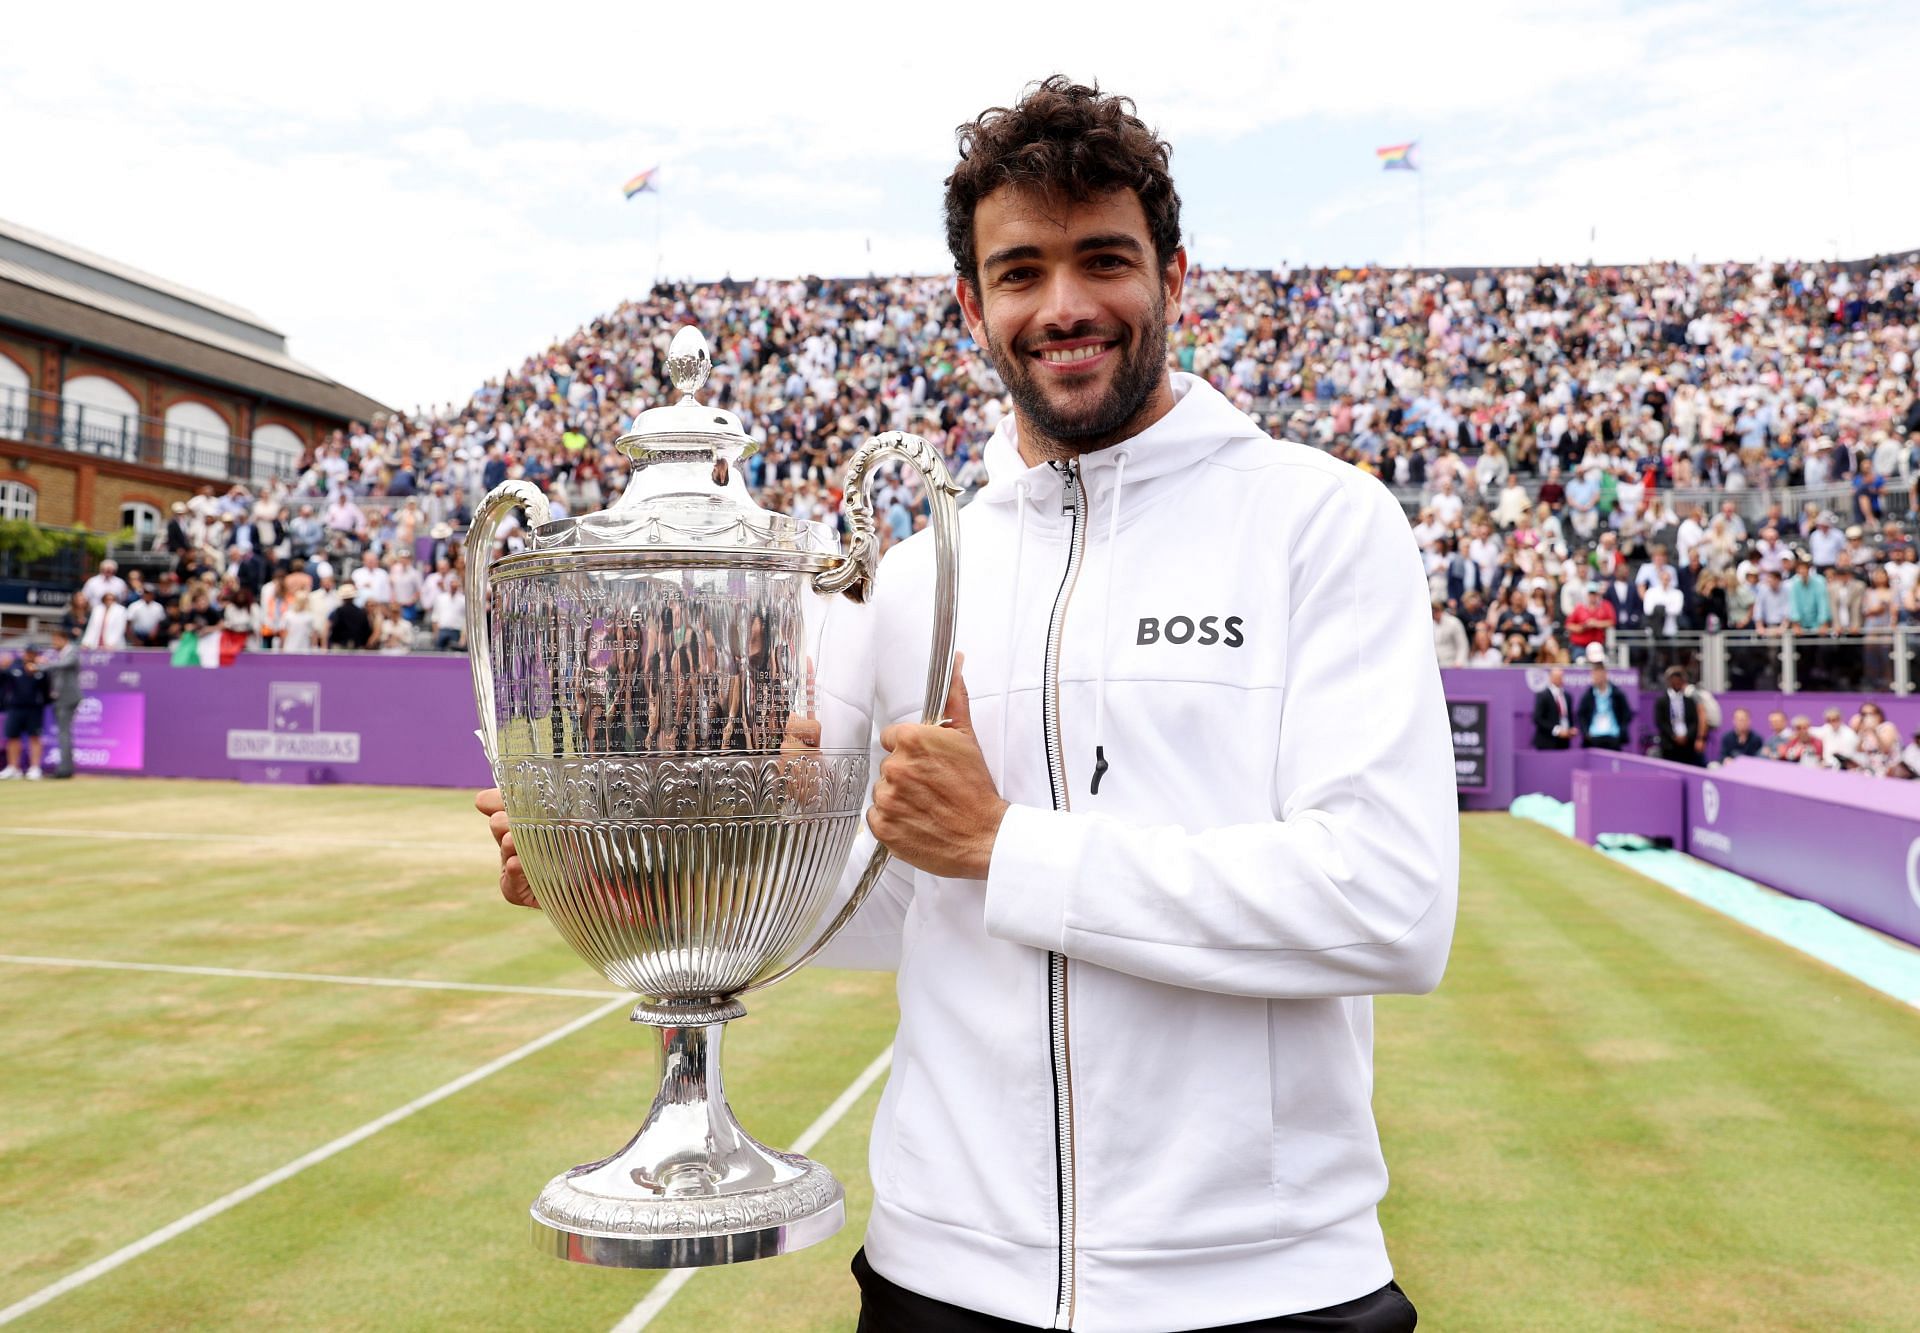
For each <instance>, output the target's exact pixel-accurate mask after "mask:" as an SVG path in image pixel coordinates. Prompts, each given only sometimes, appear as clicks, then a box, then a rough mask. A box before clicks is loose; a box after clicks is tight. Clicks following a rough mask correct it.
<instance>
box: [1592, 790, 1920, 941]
mask: <svg viewBox="0 0 1920 1333" xmlns="http://www.w3.org/2000/svg"><path fill="white" fill-rule="evenodd" d="M1586 766H1587V768H1588V769H1589V771H1591V772H1593V773H1603V774H1621V775H1634V776H1639V777H1643V778H1644V777H1667V778H1677V779H1678V781H1679V786H1680V788H1681V789H1683V790H1684V793H1685V795H1684V798H1683V799H1684V801H1685V818H1684V821H1683V822H1684V827H1685V829H1686V839H1685V842H1684V843H1680V844H1676V845H1677V846H1679V847H1681V849H1682V850H1684V851H1686V852H1688V853H1689V854H1690V855H1693V856H1697V857H1699V858H1700V859H1701V860H1703V861H1710V862H1712V863H1713V864H1714V865H1717V866H1721V867H1723V868H1724V869H1727V870H1731V871H1733V872H1734V873H1735V874H1739V875H1744V876H1746V877H1747V878H1748V879H1754V880H1758V881H1760V882H1761V883H1762V884H1770V885H1772V886H1773V887H1774V888H1776V889H1780V890H1782V891H1783V892H1786V893H1791V894H1793V895H1794V896H1795V897H1799V898H1808V899H1811V900H1812V901H1814V902H1817V903H1820V904H1822V905H1823V906H1826V907H1830V908H1832V909H1833V910H1834V911H1836V912H1838V913H1840V914H1841V915H1842V916H1845V917H1849V918H1851V919H1852V920H1854V921H1858V922H1860V923H1861V924H1862V925H1866V926H1872V927H1873V928H1874V929H1875V930H1878V931H1881V932H1883V933H1885V934H1888V935H1892V936H1895V937H1896V938H1899V939H1903V940H1906V941H1907V942H1908V943H1910V944H1916V945H1920V784H1915V783H1911V782H1887V781H1882V780H1877V779H1874V778H1869V777H1865V776H1863V775H1860V774H1857V773H1834V772H1828V771H1825V770H1822V769H1810V768H1803V767H1801V766H1800V765H1797V764H1777V763H1773V762H1771V761H1767V760H1760V759H1736V760H1733V761H1732V762H1731V763H1727V764H1724V765H1722V766H1721V767H1719V768H1715V769H1700V768H1689V767H1686V766H1684V765H1680V764H1669V763H1666V762H1665V761H1663V760H1659V759H1647V758H1642V757H1640V756H1636V755H1610V754H1600V753H1593V752H1590V753H1589V754H1588V755H1587V756H1586ZM1655 818H1656V821H1657V822H1658V823H1659V825H1660V826H1659V827H1649V828H1644V829H1642V828H1633V829H1615V830H1607V831H1609V832H1631V833H1643V832H1644V833H1658V832H1665V831H1667V828H1668V820H1669V818H1670V812H1668V813H1656V816H1655ZM1613 822H1620V821H1619V820H1618V819H1615V820H1614V821H1613Z"/></svg>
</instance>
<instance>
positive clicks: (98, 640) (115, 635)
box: [81, 586, 127, 652]
mask: <svg viewBox="0 0 1920 1333" xmlns="http://www.w3.org/2000/svg"><path fill="white" fill-rule="evenodd" d="M99 596H100V600H99V601H98V602H97V603H96V604H95V605H94V608H93V612H92V614H91V615H89V616H88V617H87V628H86V631H85V635H84V637H83V638H82V639H81V642H82V643H84V644H86V646H87V647H89V648H99V649H104V650H106V651H108V652H119V651H120V650H121V649H123V648H125V647H126V646H127V608H126V607H124V606H122V605H120V594H119V593H117V592H115V591H114V590H113V588H112V587H110V586H109V587H107V588H106V589H104V590H103V591H102V592H101V593H100V595H99Z"/></svg>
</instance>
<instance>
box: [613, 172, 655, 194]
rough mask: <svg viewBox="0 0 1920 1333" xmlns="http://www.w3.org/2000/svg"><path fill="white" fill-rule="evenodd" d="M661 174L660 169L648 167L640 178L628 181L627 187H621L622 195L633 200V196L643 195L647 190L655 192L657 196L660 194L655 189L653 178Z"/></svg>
mask: <svg viewBox="0 0 1920 1333" xmlns="http://www.w3.org/2000/svg"><path fill="white" fill-rule="evenodd" d="M659 172H660V168H658V167H648V168H647V169H646V170H645V171H643V172H641V173H640V174H639V175H638V176H635V177H634V178H633V179H632V180H630V181H628V182H627V183H626V184H625V185H622V186H621V187H620V191H621V193H622V194H625V195H626V196H627V198H629V199H631V198H633V196H635V195H636V194H640V193H643V192H644V191H647V190H653V191H654V193H655V194H658V193H659V191H658V190H657V189H655V188H654V184H653V178H654V177H655V176H656V175H658V174H659Z"/></svg>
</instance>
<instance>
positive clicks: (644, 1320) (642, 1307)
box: [613, 1043, 893, 1333]
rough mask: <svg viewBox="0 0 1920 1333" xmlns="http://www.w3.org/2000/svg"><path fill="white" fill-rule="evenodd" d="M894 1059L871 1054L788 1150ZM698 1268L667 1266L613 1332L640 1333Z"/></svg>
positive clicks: (848, 1106)
mask: <svg viewBox="0 0 1920 1333" xmlns="http://www.w3.org/2000/svg"><path fill="white" fill-rule="evenodd" d="M892 1060H893V1045H892V1043H888V1045H887V1049H886V1050H884V1051H882V1052H880V1054H879V1055H877V1056H875V1057H874V1060H873V1063H872V1064H870V1065H868V1066H867V1067H866V1068H865V1069H863V1070H861V1071H860V1077H859V1078H856V1079H855V1080H854V1081H853V1082H851V1083H849V1084H848V1085H847V1090H846V1091H845V1092H843V1093H841V1094H840V1095H839V1096H838V1097H835V1098H834V1099H833V1104H832V1105H831V1106H829V1107H827V1109H826V1110H824V1111H822V1112H821V1113H820V1118H819V1119H817V1120H815V1121H814V1122H813V1123H812V1124H811V1125H808V1126H807V1128H806V1130H805V1132H804V1133H802V1134H801V1135H800V1137H799V1138H797V1139H795V1140H794V1141H793V1148H792V1150H791V1151H793V1152H798V1153H804V1152H811V1151H813V1145H814V1144H816V1143H818V1142H820V1140H821V1139H824V1138H825V1137H826V1136H827V1131H828V1130H830V1129H832V1128H833V1127H834V1126H835V1125H837V1124H839V1123H840V1118H841V1117H842V1116H844V1115H846V1113H847V1112H848V1111H851V1110H852V1109H853V1104H854V1103H855V1102H857V1101H859V1100H860V1099H861V1098H862V1097H864V1096H866V1093H867V1089H868V1088H871V1087H872V1086H873V1085H874V1083H875V1082H877V1081H878V1080H879V1078H880V1076H881V1075H882V1074H884V1073H886V1072H887V1065H888V1064H889V1063H891V1062H892ZM699 1271H700V1270H699V1269H698V1268H674V1269H669V1270H668V1272H667V1275H666V1276H665V1277H663V1278H661V1279H660V1280H659V1281H658V1282H656V1283H655V1284H654V1287H653V1290H652V1291H649V1292H648V1293H647V1295H646V1299H644V1300H642V1301H641V1302H640V1304H638V1305H636V1306H634V1307H633V1309H632V1310H630V1311H628V1312H627V1317H626V1318H625V1319H622V1320H621V1321H620V1322H619V1323H617V1324H615V1325H614V1326H613V1333H640V1330H641V1329H643V1328H645V1327H646V1326H647V1325H648V1324H650V1323H652V1322H653V1318H654V1316H655V1315H657V1314H659V1313H660V1312H661V1311H662V1310H664V1309H666V1308H667V1302H668V1301H670V1300H672V1299H673V1298H674V1297H675V1296H677V1295H679V1294H680V1288H682V1287H684V1286H686V1285H687V1283H689V1282H691V1281H693V1277H694V1274H696V1273H698V1272H699Z"/></svg>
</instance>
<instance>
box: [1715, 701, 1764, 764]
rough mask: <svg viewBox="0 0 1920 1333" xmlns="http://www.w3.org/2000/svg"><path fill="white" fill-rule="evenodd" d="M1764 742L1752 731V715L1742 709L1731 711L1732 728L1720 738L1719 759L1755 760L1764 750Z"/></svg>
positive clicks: (1723, 760) (1758, 734)
mask: <svg viewBox="0 0 1920 1333" xmlns="http://www.w3.org/2000/svg"><path fill="white" fill-rule="evenodd" d="M1766 744H1767V743H1766V741H1765V739H1764V738H1762V736H1761V735H1760V733H1759V732H1757V731H1755V730H1754V729H1753V714H1752V713H1749V712H1748V711H1747V710H1746V709H1744V708H1736V709H1734V710H1733V728H1732V730H1730V731H1728V732H1727V733H1726V734H1725V735H1723V736H1721V737H1720V759H1721V761H1722V762H1725V761H1726V760H1728V759H1739V758H1743V757H1744V758H1749V759H1757V758H1759V757H1760V756H1761V752H1762V751H1764V750H1765V749H1766Z"/></svg>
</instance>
